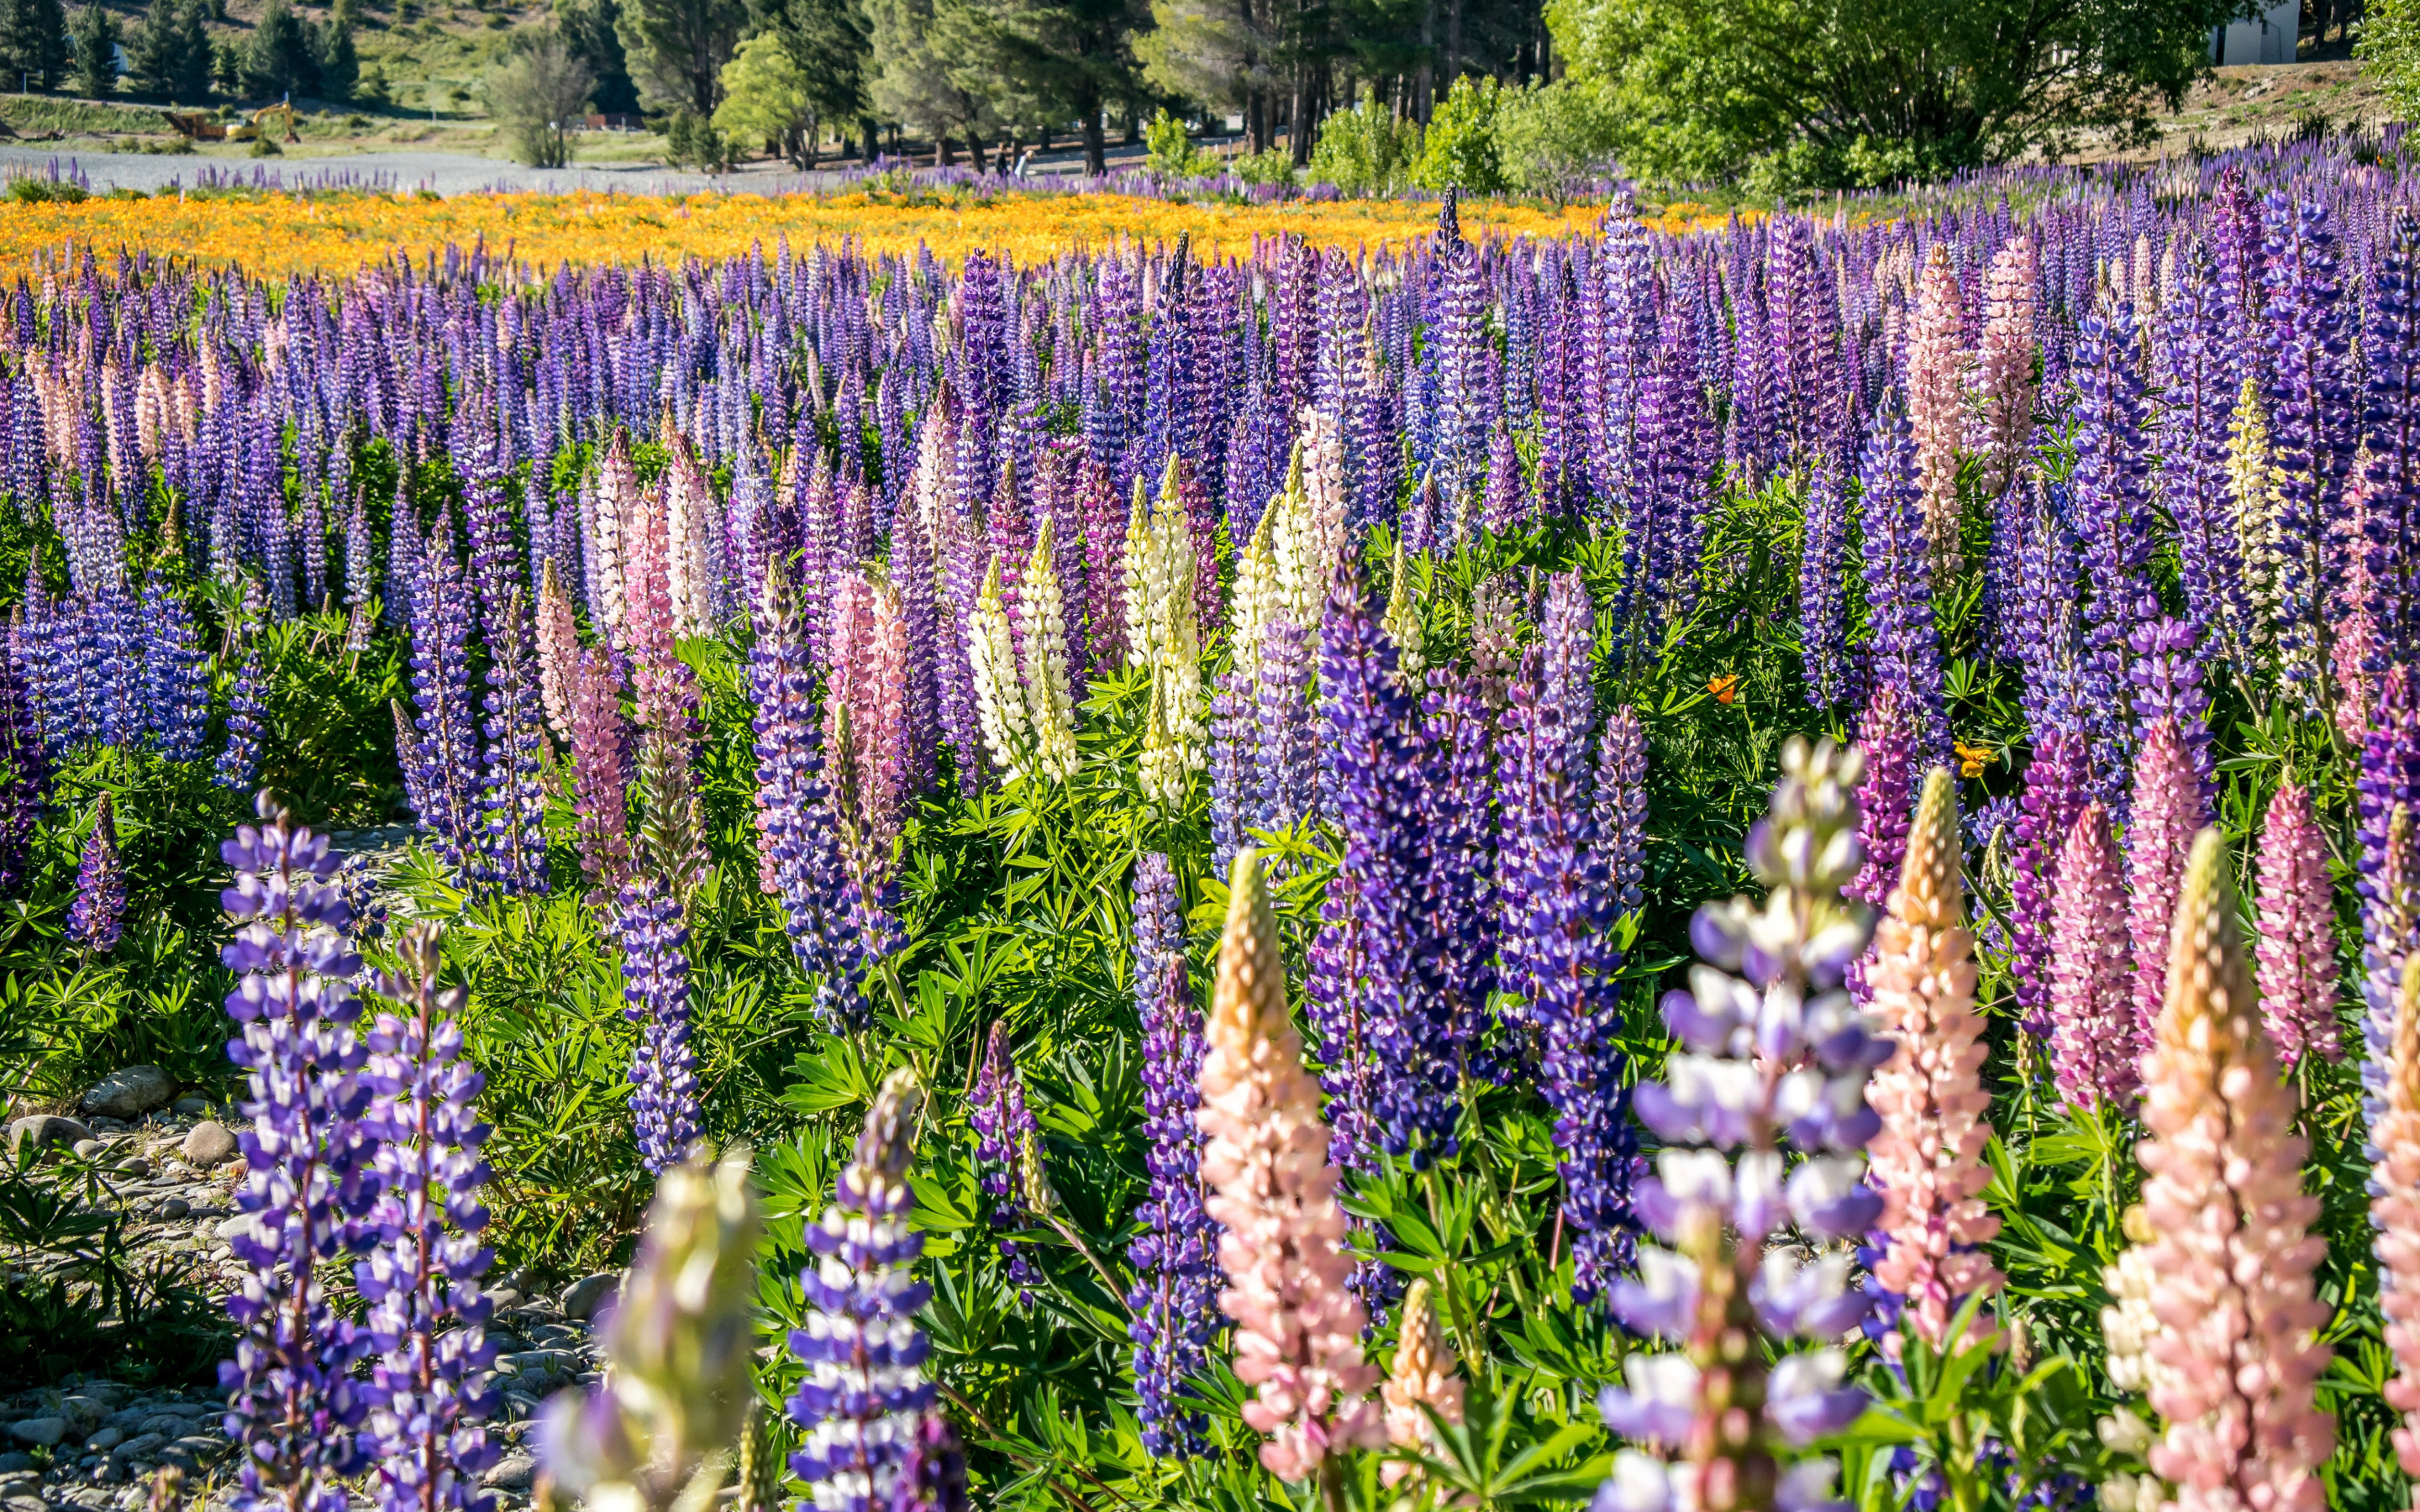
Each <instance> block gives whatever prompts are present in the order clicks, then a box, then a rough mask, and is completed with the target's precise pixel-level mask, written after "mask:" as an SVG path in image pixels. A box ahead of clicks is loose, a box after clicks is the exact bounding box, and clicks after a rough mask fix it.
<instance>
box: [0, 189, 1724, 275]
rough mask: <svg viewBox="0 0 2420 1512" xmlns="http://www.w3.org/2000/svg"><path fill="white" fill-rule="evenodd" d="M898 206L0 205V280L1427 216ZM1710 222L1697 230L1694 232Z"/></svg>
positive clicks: (1107, 198)
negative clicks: (167, 260)
mask: <svg viewBox="0 0 2420 1512" xmlns="http://www.w3.org/2000/svg"><path fill="white" fill-rule="evenodd" d="M920 198H921V200H922V201H923V202H921V203H909V202H905V201H902V200H900V199H897V198H893V197H892V196H888V195H883V196H876V195H869V194H866V193H848V194H835V195H811V194H797V195H788V196H782V197H770V196H765V195H756V194H692V195H689V196H685V197H683V196H652V195H629V194H601V193H574V194H462V195H457V196H454V197H452V198H448V199H435V198H422V197H419V196H417V195H414V194H411V193H406V194H401V195H394V194H382V193H356V192H341V191H318V192H311V193H250V194H245V193H237V194H221V195H211V196H208V197H205V196H202V195H191V196H180V195H178V194H175V193H169V194H164V195H161V196H158V197H154V198H147V199H146V198H136V197H131V196H130V197H125V198H113V197H108V196H96V197H94V198H92V199H88V200H85V201H84V202H83V203H81V204H73V205H69V204H55V203H53V204H30V205H29V204H7V205H0V271H6V272H16V271H21V270H24V269H26V268H28V267H30V266H31V265H32V264H34V263H35V262H36V261H38V260H39V259H41V258H42V257H43V256H44V255H54V256H55V255H58V254H59V253H61V252H62V250H63V249H66V248H68V247H70V246H73V247H74V248H76V249H77V250H78V251H79V252H81V250H82V249H84V248H85V247H90V248H91V249H92V251H93V252H94V253H95V254H96V255H100V256H102V257H104V258H105V257H108V256H109V255H113V254H115V253H116V251H117V250H118V249H119V248H121V247H123V248H126V249H129V250H132V249H134V248H138V247H141V248H148V249H149V250H150V252H151V253H152V255H155V256H158V255H169V256H185V257H194V258H199V259H201V260H203V261H205V262H209V263H235V264H240V265H242V266H243V267H244V268H246V269H247V270H250V271H252V272H254V273H256V274H269V275H271V276H275V275H281V274H285V273H288V272H318V273H349V272H350V271H351V270H353V269H355V268H356V267H358V266H359V265H360V264H361V263H363V262H365V261H367V260H371V259H374V258H380V257H383V256H387V255H391V254H392V253H393V252H394V251H395V250H396V249H401V250H403V251H406V252H409V253H411V255H413V256H414V257H419V256H422V255H426V254H427V253H428V252H430V251H432V250H435V249H440V248H442V247H443V246H445V245H446V244H447V243H449V242H451V243H454V244H456V245H458V246H463V247H469V246H471V245H473V243H474V242H478V241H481V240H484V241H485V242H486V243H487V245H488V246H489V248H490V249H492V250H494V251H496V252H500V253H502V252H507V251H508V252H509V254H510V255H512V256H514V257H517V258H520V259H523V260H525V261H528V262H531V263H534V264H536V265H539V266H542V267H552V266H553V265H554V264H556V263H558V262H566V261H568V262H573V263H635V262H637V261H638V260H639V259H640V258H642V257H646V258H650V259H653V260H656V261H659V262H660V261H663V260H665V259H668V258H669V259H674V260H677V259H679V258H682V257H686V256H699V257H724V256H729V255H733V254H736V253H740V252H744V251H746V250H747V248H748V247H749V245H750V244H751V243H752V242H762V243H763V244H764V246H765V247H766V249H767V251H768V252H770V251H771V250H772V248H773V246H774V243H775V240H776V239H777V238H780V237H784V236H786V237H787V238H789V240H790V244H791V245H792V246H793V247H795V248H800V249H803V248H805V247H808V246H811V245H813V244H814V243H815V242H818V241H837V240H839V239H842V238H844V237H854V238H857V239H859V240H860V241H861V243H862V244H863V245H864V246H865V247H866V249H867V250H869V251H872V252H877V253H880V252H901V251H911V250H913V249H914V248H915V246H916V245H917V244H918V243H919V242H923V243H924V244H926V245H928V246H930V247H931V248H932V249H933V251H934V253H935V255H938V256H940V257H942V258H944V259H946V260H949V261H952V262H955V261H956V260H958V259H959V258H961V257H963V256H965V255H967V254H968V253H970V252H972V251H975V250H977V249H979V248H980V249H988V250H991V251H994V252H1005V253H1007V254H1009V255H1012V256H1014V257H1015V258H1016V261H1017V262H1018V263H1020V264H1026V265H1032V264H1034V263H1039V262H1046V261H1047V260H1049V259H1050V258H1052V257H1054V256H1056V255H1059V254H1060V253H1062V252H1064V251H1067V250H1069V249H1071V248H1076V247H1083V246H1100V245H1104V244H1108V243H1111V242H1114V241H1116V240H1117V239H1120V238H1128V239H1141V240H1144V241H1172V240H1173V239H1175V238H1176V237H1177V236H1178V235H1179V234H1181V233H1187V232H1189V233H1191V235H1192V239H1193V246H1194V248H1195V249H1196V251H1197V252H1199V253H1200V254H1202V255H1225V256H1238V255H1243V254H1246V253H1248V252H1249V250H1250V249H1251V245H1252V241H1253V239H1255V238H1264V237H1270V236H1275V235H1277V234H1279V233H1280V232H1292V233H1297V234H1300V235H1302V236H1305V237H1308V238H1309V239H1311V242H1312V244H1314V245H1317V246H1339V247H1344V248H1347V249H1362V248H1367V249H1369V250H1373V251H1375V250H1377V249H1379V248H1381V247H1385V246H1389V245H1400V244H1403V243H1404V242H1408V241H1413V240H1417V239H1420V238H1423V237H1426V236H1428V235H1429V234H1430V233H1431V232H1432V231H1433V230H1434V229H1435V224H1436V208H1435V206H1434V205H1430V204H1419V203H1406V202H1403V201H1396V200H1346V201H1341V202H1338V203H1333V204H1326V205H1314V204H1307V203H1295V204H1287V205H1271V206H1250V205H1232V204H1185V203H1175V202H1171V201H1165V200H1156V199H1146V198H1139V197H1135V196H1129V195H1119V194H1090V195H1076V194H1024V193H1002V194H997V195H988V196H985V195H978V194H974V193H965V192H959V193H942V194H936V195H928V196H920ZM1697 212H1698V207H1695V206H1687V205H1678V206H1672V207H1668V208H1667V209H1666V210H1665V211H1664V212H1663V213H1662V214H1661V215H1660V216H1656V217H1651V219H1650V223H1649V224H1652V225H1657V226H1660V227H1661V228H1663V229H1667V230H1674V231H1679V230H1685V229H1687V228H1689V227H1690V226H1691V225H1693V224H1702V223H1701V221H1700V220H1699V219H1695V218H1693V217H1694V216H1695V215H1696V213H1697ZM1461 213H1462V222H1463V226H1464V231H1465V234H1466V235H1468V236H1471V237H1474V238H1477V237H1482V236H1498V237H1501V236H1531V237H1555V236H1563V235H1568V234H1571V233H1574V232H1589V231H1593V230H1594V229H1595V228H1596V225H1597V223H1598V221H1599V220H1600V219H1601V217H1602V216H1603V213H1604V211H1603V209H1602V208H1601V207H1597V206H1590V205H1575V206H1571V207H1568V208H1565V209H1564V210H1562V211H1560V212H1556V211H1553V210H1549V209H1545V208H1533V207H1528V206H1513V205H1500V204H1493V203H1484V202H1481V203H1468V204H1466V205H1465V206H1464V207H1463V208H1462V212H1461ZM1709 219H1710V218H1709Z"/></svg>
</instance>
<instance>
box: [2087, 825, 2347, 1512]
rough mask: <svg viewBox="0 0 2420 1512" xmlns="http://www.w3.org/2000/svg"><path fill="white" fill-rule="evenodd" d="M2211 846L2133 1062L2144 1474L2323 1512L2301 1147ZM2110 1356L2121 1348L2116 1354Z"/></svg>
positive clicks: (2198, 846)
mask: <svg viewBox="0 0 2420 1512" xmlns="http://www.w3.org/2000/svg"><path fill="white" fill-rule="evenodd" d="M2234 893H2235V889H2234V887H2232V886H2231V885H2230V883H2229V881H2228V878H2227V874H2226V847H2225V844H2224V842H2223V841H2222V840H2221V838H2220V836H2219V834H2218V832H2217V831H2216V830H2214V829H2204V830H2203V831H2202V832H2201V834H2200V835H2199V836H2198V837H2197V838H2196V839H2195V841H2194V844H2193V850H2192V853H2191V856H2190V858H2189V859H2188V860H2187V862H2186V864H2185V871H2184V877H2183V882H2182V886H2181V887H2180V892H2179V896H2178V900H2177V917H2176V928H2175V932H2174V933H2173V934H2172V936H2171V944H2170V949H2169V956H2168V969H2167V972H2166V977H2167V998H2166V1001H2165V1003H2164V1005H2163V1007H2162V1009H2161V1011H2160V1018H2159V1023H2158V1025H2157V1027H2156V1030H2155V1033H2154V1038H2153V1041H2152V1044H2151V1049H2150V1053H2149V1055H2147V1056H2146V1057H2144V1060H2143V1098H2144V1101H2143V1123H2144V1126H2145V1128H2147V1129H2148V1130H2149V1133H2150V1137H2149V1139H2147V1140H2145V1141H2144V1143H2143V1145H2142V1147H2141V1154H2142V1161H2143V1169H2144V1171H2145V1173H2146V1176H2147V1180H2146V1181H2145V1183H2144V1187H2143V1216H2144V1223H2143V1226H2142V1229H2141V1231H2142V1232H2144V1233H2147V1234H2148V1235H2149V1242H2147V1243H2145V1244H2144V1245H2143V1250H2144V1258H2145V1262H2146V1263H2145V1266H2144V1269H2145V1270H2146V1271H2148V1272H2149V1275H2150V1278H2151V1284H2150V1296H2149V1304H2150V1313H2151V1315H2152V1316H2153V1318H2155V1319H2157V1324H2158V1326H2157V1329H2156V1331H2155V1332H2154V1333H2153V1334H2152V1335H2151V1336H2150V1337H2149V1339H2148V1340H2147V1341H2145V1342H2146V1352H2147V1353H2148V1355H2149V1361H2150V1363H2151V1365H2153V1366H2154V1370H2153V1372H2152V1374H2151V1378H2150V1381H2149V1388H2150V1393H2149V1394H2150V1404H2151V1407H2152V1410H2153V1411H2154V1412H2157V1413H2158V1414H2159V1416H2160V1417H2161V1418H2162V1419H2163V1420H2164V1424H2165V1427H2164V1432H2163V1433H2162V1434H2161V1435H2160V1437H2159V1439H2158V1441H2157V1442H2155V1443H2152V1444H2151V1446H2150V1453H2149V1459H2150V1467H2151V1473H2153V1474H2154V1475H2156V1476H2158V1477H2159V1478H2160V1479H2161V1480H2162V1481H2164V1482H2166V1483H2168V1484H2169V1485H2171V1486H2173V1487H2174V1488H2175V1494H2174V1503H2173V1504H2174V1505H2176V1506H2177V1507H2179V1508H2182V1509H2188V1512H2205V1509H2206V1512H2217V1509H2219V1508H2230V1507H2262V1508H2271V1509H2274V1512H2319V1508H2320V1507H2321V1506H2323V1505H2325V1504H2326V1501H2327V1492H2326V1488H2325V1484H2324V1483H2323V1482H2322V1481H2321V1480H2320V1478H2319V1466H2320V1465H2321V1464H2322V1463H2323V1462H2324V1461H2325V1460H2326V1459H2327V1458H2328V1456H2329V1454H2330V1453H2331V1452H2332V1451H2333V1449H2334V1448H2335V1420H2334V1418H2333V1417H2331V1416H2330V1415H2329V1414H2328V1413H2327V1412H2322V1411H2321V1410H2320V1409H2319V1405H2318V1403H2317V1401H2316V1400H2315V1386H2316V1384H2317V1382H2318V1380H2319V1374H2320V1372H2321V1371H2323V1370H2324V1369H2326V1367H2327V1363H2328V1358H2329V1356H2330V1354H2331V1353H2332V1352H2333V1351H2331V1350H2329V1349H2328V1348H2327V1346H2325V1345H2323V1344H2321V1343H2319V1340H2318V1337H2317V1334H2318V1331H2319V1328H2321V1327H2322V1326H2324V1325H2325V1324H2326V1322H2327V1321H2328V1319H2329V1316H2330V1308H2329V1306H2328V1304H2325V1303H2323V1302H2320V1301H2319V1300H2318V1298H2317V1296H2316V1295H2315V1292H2314V1289H2313V1280H2314V1273H2315V1272H2316V1271H2317V1269H2318V1267H2319V1262H2320V1261H2321V1260H2322V1259H2323V1258H2324V1257H2325V1256H2326V1253H2327V1242H2326V1241H2325V1240H2323V1239H2321V1238H2320V1237H2319V1236H2318V1235H2316V1234H2314V1233H2312V1232H2311V1228H2312V1226H2313V1225H2314V1224H2315V1223H2316V1222H2317V1221H2318V1219H2319V1203H2318V1201H2317V1199H2315V1198H2313V1197H2310V1196H2305V1195H2304V1192H2303V1190H2302V1164H2303V1157H2304V1154H2305V1152H2306V1148H2307V1147H2306V1142H2305V1141H2304V1139H2303V1138H2302V1137H2301V1136H2300V1135H2298V1134H2295V1133H2294V1132H2293V1131H2294V1121H2295V1106H2294V1099H2293V1095H2292V1094H2291V1093H2290V1092H2289V1091H2288V1089H2287V1088H2286V1087H2285V1086H2284V1084H2283V1083H2282V1082H2281V1081H2280V1080H2279V1078H2278V1074H2277V1059H2276V1054H2275V1052H2274V1051H2273V1049H2272V1048H2271V1047H2270V1044H2269V1036H2268V1032H2267V1031H2266V1030H2265V1029H2263V1028H2262V1027H2261V1023H2260V1011H2259V1000H2258V998H2257V996H2256V995H2254V993H2253V989H2252V974H2251V972H2250V971H2249V970H2248V969H2246V964H2245V961H2244V958H2243V948H2242V943H2241V941H2240V940H2239V939H2238V938H2237V934H2236V906H2235V896H2234ZM2113 1342H2114V1341H2113Z"/></svg>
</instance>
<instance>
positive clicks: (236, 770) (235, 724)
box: [211, 645, 268, 792]
mask: <svg viewBox="0 0 2420 1512" xmlns="http://www.w3.org/2000/svg"><path fill="white" fill-rule="evenodd" d="M262 682H263V673H262V670H261V665H260V647H259V646H258V645H255V646H253V648H252V649H251V650H249V651H247V652H245V653H244V657H243V663H242V665H241V666H240V667H239V668H238V669H237V671H236V674H235V683H234V685H233V686H232V687H230V688H229V689H228V691H227V717H226V745H225V748H222V749H221V750H220V751H219V759H218V764H217V766H216V767H215V769H214V770H213V771H212V774H211V780H213V781H215V782H216V783H217V784H218V785H219V786H221V787H223V788H226V789H229V790H231V791H237V792H240V791H243V790H245V789H248V788H250V787H251V786H252V784H253V780H254V779H256V778H257V777H258V776H259V775H260V743H261V740H262V738H263V737H264V736H265V735H266V734H267V733H268V732H267V731H266V730H265V729H264V728H263V726H262V723H261V716H262V715H264V714H266V713H267V712H268V702H267V700H266V698H265V697H264V696H263V688H262Z"/></svg>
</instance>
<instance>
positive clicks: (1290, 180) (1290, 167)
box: [1228, 147, 1295, 188]
mask: <svg viewBox="0 0 2420 1512" xmlns="http://www.w3.org/2000/svg"><path fill="white" fill-rule="evenodd" d="M1228 167H1229V169H1230V170H1231V171H1232V172H1233V174H1234V176H1235V177H1238V178H1240V179H1242V180H1243V181H1244V182H1246V183H1248V184H1283V185H1286V186H1287V187H1289V188H1291V187H1292V186H1293V184H1294V181H1295V172H1294V155H1293V154H1292V153H1290V152H1287V151H1285V150H1283V149H1282V148H1280V147H1271V148H1269V149H1268V150H1267V151H1266V152H1247V153H1245V154H1244V155H1243V156H1241V157H1239V158H1236V159H1235V160H1234V161H1233V162H1231V163H1229V164H1228Z"/></svg>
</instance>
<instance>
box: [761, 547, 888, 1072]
mask: <svg viewBox="0 0 2420 1512" xmlns="http://www.w3.org/2000/svg"><path fill="white" fill-rule="evenodd" d="M846 596H847V595H846V594H843V597H844V598H845V597H846ZM843 621H844V623H847V616H846V614H845V611H844V615H843ZM755 630H756V634H755V640H754V643H753V644H752V646H751V647H750V650H749V658H748V673H749V684H750V691H751V692H752V693H753V694H754V696H755V700H756V717H755V731H756V795H755V797H756V828H757V833H758V841H757V846H758V850H757V885H758V886H759V887H762V888H763V889H764V890H765V891H767V892H769V893H771V894H773V895H774V896H776V897H778V898H779V899H781V901H782V928H783V932H784V933H787V934H788V935H789V937H790V950H791V953H792V954H793V955H795V956H796V957H797V959H798V962H799V967H800V968H801V969H802V970H804V971H806V972H807V973H808V974H810V975H811V976H813V977H814V979H815V1004H816V1008H817V1011H818V1012H819V1013H820V1014H821V1015H822V1016H823V1019H824V1021H825V1024H826V1025H827V1026H829V1027H830V1028H832V1029H834V1030H835V1031H837V1030H840V1029H843V1028H845V1027H848V1026H852V1025H854V1024H855V1023H856V1022H857V1020H858V1019H859V1017H860V1016H861V1014H862V1012H863V1000H862V998H861V996H860V995H858V993H857V990H856V989H857V985H858V980H859V976H860V973H861V968H862V966H863V948H864V942H863V941H862V940H861V938H860V937H859V935H858V933H857V919H856V917H855V915H856V913H857V911H858V900H857V899H856V897H855V896H854V895H855V893H856V891H857V886H858V885H857V883H856V881H855V880H854V879H853V878H852V877H851V876H850V875H849V872H848V870H847V866H846V863H845V860H844V858H843V854H842V853H843V843H842V831H843V829H844V827H845V826H844V825H842V822H841V816H840V813H839V810H838V806H837V804H836V803H835V801H834V798H833V795H832V792H831V788H830V784H829V783H828V782H827V781H826V780H825V776H824V759H823V750H822V748H821V746H820V744H819V742H818V740H817V728H816V723H815V711H814V687H813V684H812V681H811V678H812V674H811V672H810V670H809V667H808V661H807V648H806V636H805V629H804V626H803V625H800V624H799V615H798V610H797V606H796V604H795V602H794V601H793V600H792V599H791V597H790V594H789V588H788V580H787V579H786V577H785V576H784V574H783V570H782V567H781V564H780V563H778V562H768V563H766V566H765V571H764V575H763V578H762V580H761V583H760V586H759V589H758V598H757V604H756V623H755ZM837 696H838V695H835V697H836V698H837ZM841 719H842V723H843V725H844V728H849V729H850V730H851V733H854V732H853V727H848V726H847V724H846V719H847V716H846V715H845V712H844V713H843V715H842V716H841Z"/></svg>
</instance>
